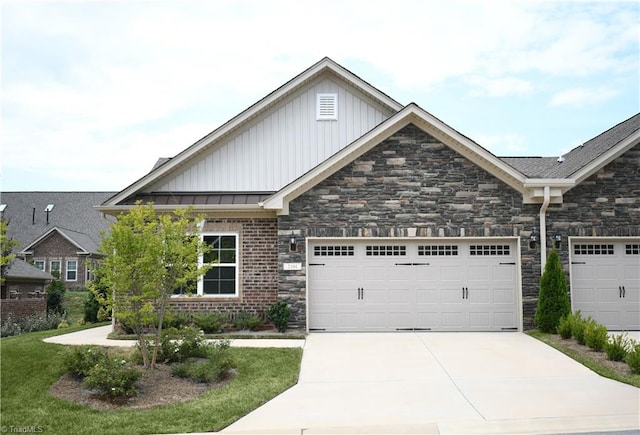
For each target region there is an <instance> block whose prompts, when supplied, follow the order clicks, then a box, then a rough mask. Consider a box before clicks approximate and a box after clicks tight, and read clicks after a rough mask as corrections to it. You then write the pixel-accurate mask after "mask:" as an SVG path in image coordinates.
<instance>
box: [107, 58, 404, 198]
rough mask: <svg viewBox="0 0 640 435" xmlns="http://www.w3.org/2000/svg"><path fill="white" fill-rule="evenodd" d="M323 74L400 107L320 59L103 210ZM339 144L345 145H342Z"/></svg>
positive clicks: (167, 161)
mask: <svg viewBox="0 0 640 435" xmlns="http://www.w3.org/2000/svg"><path fill="white" fill-rule="evenodd" d="M327 73H329V74H332V75H334V76H336V77H338V78H339V79H341V80H343V81H345V82H346V83H348V84H349V86H350V87H352V88H354V89H356V90H357V91H358V92H359V93H361V94H362V95H366V96H367V97H368V98H370V99H371V100H373V101H376V102H377V103H378V104H380V105H381V106H382V107H385V108H386V110H388V111H389V112H391V113H395V112H397V111H398V110H400V109H402V107H403V106H402V104H400V103H398V102H397V101H395V100H393V99H392V98H390V97H389V96H388V95H386V94H385V93H383V92H381V91H380V90H378V89H376V88H374V87H373V86H371V85H370V84H369V83H367V82H366V81H364V80H362V79H361V78H360V77H358V76H356V75H355V74H353V73H352V72H350V71H348V70H347V69H345V68H344V67H342V66H340V65H338V64H337V63H336V62H334V61H333V60H331V59H329V58H328V57H325V58H324V59H322V60H320V61H319V62H318V63H316V64H315V65H313V66H311V67H310V68H308V69H307V70H305V71H304V72H302V73H301V74H299V75H298V76H296V77H294V78H293V79H292V80H290V81H288V82H287V83H285V84H284V85H283V86H281V87H279V88H278V89H276V90H275V91H273V92H271V93H270V94H269V95H267V96H266V97H264V98H263V99H262V100H260V101H258V102H257V103H255V104H254V105H252V106H251V107H249V108H248V109H246V110H245V111H243V112H241V113H240V114H239V115H237V116H235V117H234V118H232V119H231V120H230V121H228V122H226V123H225V124H223V125H222V126H220V127H219V128H217V129H216V130H214V131H212V132H211V133H209V134H208V135H207V136H205V137H203V138H202V139H200V140H199V141H197V142H196V143H194V144H193V145H191V146H190V147H188V148H187V149H185V150H184V151H182V152H181V153H179V154H178V155H176V156H175V157H173V158H170V159H164V158H163V159H160V160H158V161H157V162H156V165H155V166H154V169H152V171H151V172H150V173H148V174H147V175H145V176H144V177H142V178H140V179H139V180H137V181H136V182H134V183H133V184H131V185H130V186H129V187H127V188H125V189H124V190H122V191H121V192H119V193H118V194H116V195H115V196H114V197H113V198H110V199H109V200H108V201H105V203H104V204H103V205H104V207H103V209H107V208H108V206H115V205H118V204H122V203H123V201H126V200H127V199H128V198H129V197H130V196H132V195H135V194H137V193H139V192H142V191H145V189H147V188H148V187H149V186H152V185H153V184H154V183H155V182H157V181H158V180H159V179H161V178H162V177H165V176H167V174H169V173H170V172H171V171H173V170H176V168H178V167H180V165H182V164H184V163H186V162H187V161H189V160H190V159H192V158H193V157H194V156H195V155H198V154H199V153H201V152H203V151H204V150H205V149H207V148H209V147H210V146H212V144H214V143H216V142H217V141H219V140H221V139H222V138H223V137H227V136H228V135H230V134H231V133H232V132H235V131H237V130H238V129H241V128H243V127H244V126H246V125H247V124H248V123H249V122H250V121H252V120H253V119H255V117H257V116H259V115H261V114H263V113H264V112H265V111H267V110H268V109H270V108H273V107H274V106H276V105H277V104H279V103H281V102H282V101H283V100H285V99H286V98H289V97H291V96H292V95H294V94H295V93H296V92H298V91H299V90H300V89H302V88H304V87H305V86H306V85H307V84H308V83H310V82H311V81H313V80H316V79H318V78H319V77H321V76H322V75H323V74H327ZM343 145H346V143H345V144H343ZM270 169H271V168H270Z"/></svg>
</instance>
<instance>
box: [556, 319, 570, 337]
mask: <svg viewBox="0 0 640 435" xmlns="http://www.w3.org/2000/svg"><path fill="white" fill-rule="evenodd" d="M572 330H573V314H571V313H569V314H567V315H566V316H562V317H561V318H560V322H558V328H557V331H558V334H560V337H562V338H564V339H568V338H571V334H572Z"/></svg>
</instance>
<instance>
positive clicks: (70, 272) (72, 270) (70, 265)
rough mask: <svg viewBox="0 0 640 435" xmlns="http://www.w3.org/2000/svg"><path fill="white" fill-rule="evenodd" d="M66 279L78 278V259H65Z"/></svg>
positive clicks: (74, 279) (73, 279)
mask: <svg viewBox="0 0 640 435" xmlns="http://www.w3.org/2000/svg"><path fill="white" fill-rule="evenodd" d="M66 271H67V281H77V280H78V260H67V269H66Z"/></svg>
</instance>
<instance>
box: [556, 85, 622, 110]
mask: <svg viewBox="0 0 640 435" xmlns="http://www.w3.org/2000/svg"><path fill="white" fill-rule="evenodd" d="M619 94H620V91H617V90H614V89H610V88H607V87H604V88H598V89H583V88H573V89H566V90H564V91H560V92H557V93H556V94H554V95H553V96H552V97H551V101H550V102H549V106H551V107H557V106H585V105H595V104H599V103H602V102H603V101H607V100H610V99H611V98H614V97H615V96H617V95H619Z"/></svg>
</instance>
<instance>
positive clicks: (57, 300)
mask: <svg viewBox="0 0 640 435" xmlns="http://www.w3.org/2000/svg"><path fill="white" fill-rule="evenodd" d="M53 278H54V279H53V281H51V283H50V284H49V286H48V287H47V312H48V313H54V314H64V305H63V304H64V294H65V293H66V291H67V288H66V287H65V286H64V283H63V282H62V281H60V272H55V271H54V272H53Z"/></svg>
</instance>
